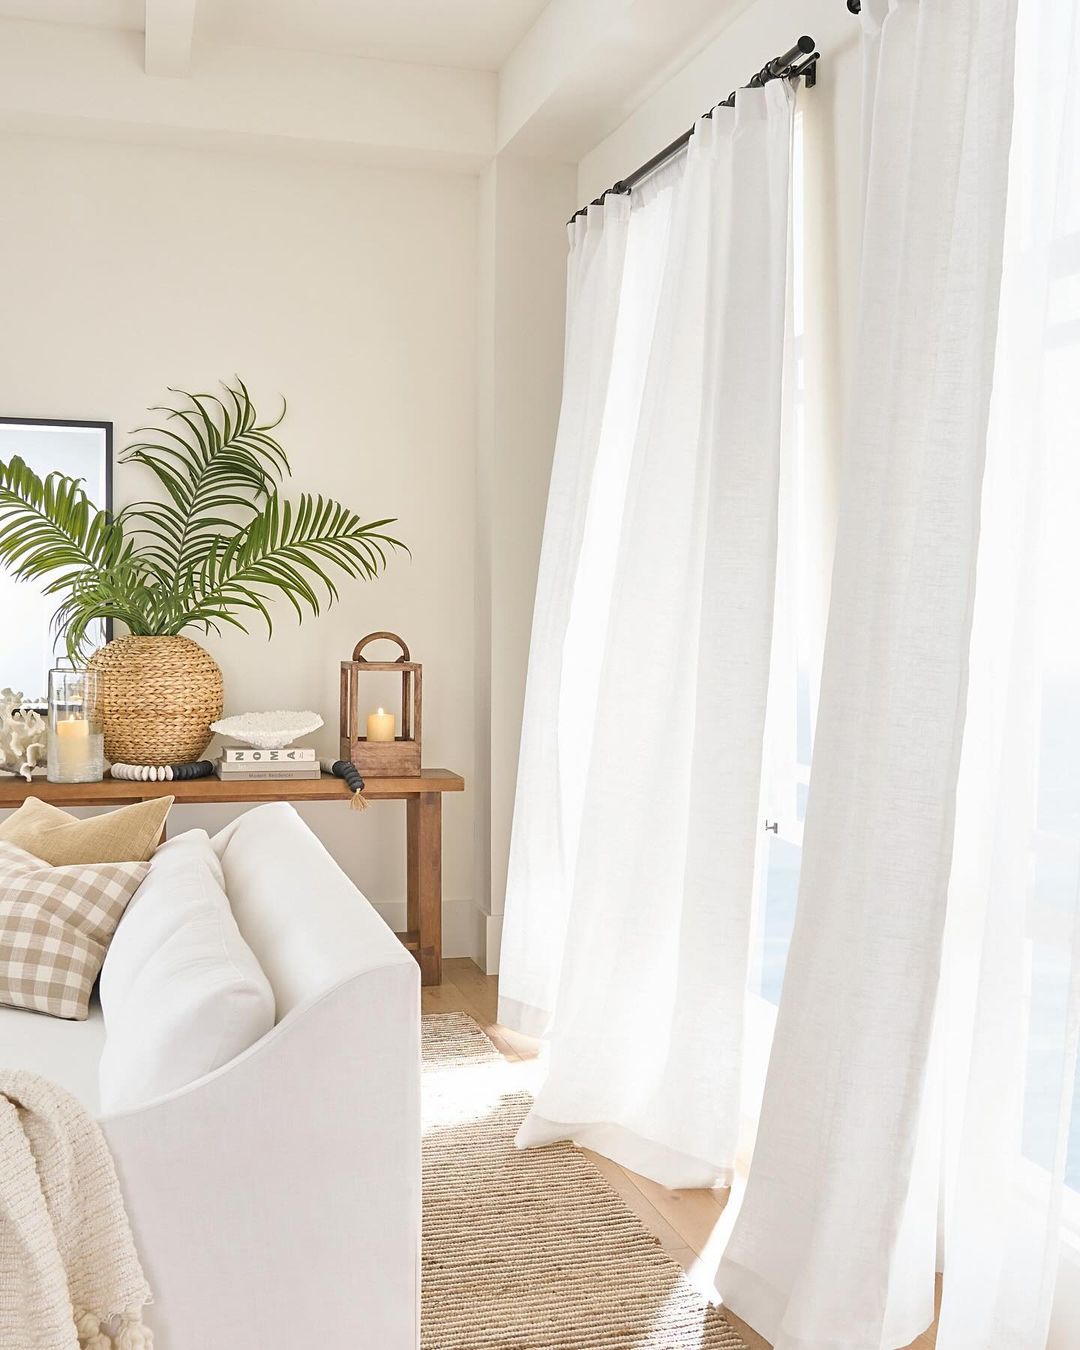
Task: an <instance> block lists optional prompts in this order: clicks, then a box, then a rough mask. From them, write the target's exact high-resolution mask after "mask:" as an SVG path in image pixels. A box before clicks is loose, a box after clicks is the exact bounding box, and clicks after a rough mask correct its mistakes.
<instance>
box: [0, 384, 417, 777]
mask: <svg viewBox="0 0 1080 1350" xmlns="http://www.w3.org/2000/svg"><path fill="white" fill-rule="evenodd" d="M223 389H224V392H223V395H222V396H221V397H217V396H216V395H212V394H188V393H185V392H183V391H181V390H171V391H170V392H171V393H174V394H176V396H177V400H176V401H177V406H175V407H174V406H168V407H159V408H152V409H151V412H155V413H160V414H162V419H163V424H162V425H161V426H159V427H143V428H140V429H139V430H138V431H137V432H135V435H136V436H137V437H139V438H140V439H137V440H136V441H135V442H134V443H133V444H131V445H129V446H128V447H127V448H126V450H125V451H124V452H123V454H122V455H121V456H120V462H121V463H125V464H138V465H141V466H142V467H143V468H145V469H148V470H149V471H150V473H151V474H153V476H154V477H155V478H156V479H157V482H158V484H159V486H160V488H161V489H162V493H161V496H160V499H158V500H150V501H137V502H134V503H132V504H131V505H129V506H125V507H124V508H123V509H122V510H121V511H118V512H116V513H115V514H114V513H112V512H109V511H105V510H100V509H98V508H97V507H95V506H94V505H93V504H92V503H91V502H90V501H89V500H88V498H87V496H86V493H85V492H84V491H83V489H82V486H81V484H80V480H78V479H74V478H68V477H65V476H64V475H63V474H59V473H53V474H49V475H48V477H47V478H45V479H44V480H43V479H41V478H39V477H38V476H37V475H36V474H34V473H33V472H32V471H31V470H30V469H29V468H28V466H27V465H26V464H25V463H23V461H22V460H21V459H19V458H18V457H17V456H16V457H13V458H12V459H10V460H9V461H8V462H7V463H6V464H5V463H4V462H2V461H0V564H2V565H6V566H7V567H8V568H10V569H11V571H12V572H13V574H14V575H15V577H16V578H18V579H20V580H26V581H39V582H40V581H44V583H45V584H44V587H43V589H44V591H45V593H46V594H48V595H55V596H56V597H57V602H58V607H57V610H56V614H55V616H54V619H53V623H54V626H55V629H56V631H57V634H58V639H62V640H63V643H64V646H65V648H66V651H67V654H68V656H70V657H71V658H72V660H80V659H83V658H84V657H85V656H86V654H87V647H88V644H89V634H90V633H91V631H92V630H93V628H94V627H95V625H96V623H97V621H99V620H105V619H112V620H116V621H118V622H119V623H121V624H123V626H124V627H125V628H126V629H127V634H126V635H125V636H123V637H118V638H115V639H114V640H113V641H112V642H109V643H107V644H106V645H105V646H104V647H101V648H99V649H98V650H97V651H96V652H95V653H94V654H93V655H92V656H91V657H90V661H89V665H90V668H92V669H96V670H97V671H98V674H99V683H100V685H101V687H102V698H103V703H104V707H103V716H104V729H105V751H106V754H107V755H108V756H109V758H110V759H113V760H128V761H131V762H133V763H138V764H170V763H178V762H184V761H187V760H191V759H197V758H198V757H199V755H201V754H202V752H203V751H204V750H205V749H206V746H207V744H208V742H209V740H210V734H211V733H210V723H211V722H212V721H214V720H215V719H216V718H218V717H220V715H221V711H222V681H221V671H220V670H219V669H218V666H217V663H216V662H215V661H214V660H213V658H212V657H211V656H210V654H209V653H208V652H207V651H205V650H204V649H203V648H202V647H201V646H199V644H198V643H197V642H195V641H193V640H192V639H191V638H189V637H185V636H184V634H185V632H186V631H187V630H189V629H193V630H195V631H199V632H203V633H209V632H220V631H221V629H222V626H223V625H229V626H231V627H234V628H239V629H241V630H242V631H244V632H248V631H249V627H248V625H249V623H250V621H251V620H252V619H258V620H261V621H263V622H265V624H266V628H267V632H268V633H269V632H270V631H272V623H271V616H270V608H269V602H270V601H271V600H272V599H273V598H274V597H278V598H283V599H285V600H286V601H287V602H288V603H289V604H290V605H291V606H292V608H293V609H294V610H295V612H296V614H297V616H298V618H300V619H303V618H304V616H305V614H307V613H311V614H318V613H319V612H320V610H321V609H322V608H323V607H324V606H327V605H330V604H332V603H333V602H334V601H335V600H336V599H337V598H338V591H337V586H336V584H335V580H334V574H335V573H336V574H338V575H344V576H346V577H362V578H367V579H372V578H374V577H376V576H377V575H378V573H379V572H380V571H381V570H382V569H383V568H384V567H385V566H386V561H387V553H388V551H390V550H393V549H396V548H402V547H404V546H403V545H402V544H401V543H400V542H399V541H398V540H397V539H394V538H392V537H391V536H390V535H388V534H386V533H385V532H384V527H385V526H387V525H391V524H393V523H394V522H393V521H392V520H389V519H388V520H376V521H368V522H364V521H362V520H361V519H360V517H359V516H358V515H356V514H355V512H353V511H351V510H350V509H349V508H348V507H346V506H343V505H341V503H340V502H336V501H333V500H331V499H329V498H326V497H322V496H312V495H311V494H309V493H302V494H301V495H300V496H299V497H298V498H297V499H296V500H295V501H294V502H293V501H288V500H286V499H285V498H283V497H282V495H281V492H280V490H279V485H280V484H281V482H282V481H283V480H284V478H285V477H287V476H288V475H289V474H290V469H289V462H288V459H287V458H286V455H285V452H284V450H283V449H282V448H281V445H280V444H279V442H278V440H277V438H276V436H275V434H274V433H275V432H276V429H277V427H278V426H279V425H280V423H281V419H282V417H283V416H284V405H283V407H282V413H281V415H280V416H279V417H278V418H277V419H276V420H275V421H273V422H260V420H259V417H258V414H257V412H256V410H255V407H254V405H253V403H252V400H251V398H250V396H249V394H248V391H247V389H246V387H245V386H244V383H243V381H241V380H239V379H237V380H236V381H235V383H234V384H232V385H230V384H225V385H224V386H223Z"/></svg>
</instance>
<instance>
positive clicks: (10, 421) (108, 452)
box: [0, 417, 113, 642]
mask: <svg viewBox="0 0 1080 1350" xmlns="http://www.w3.org/2000/svg"><path fill="white" fill-rule="evenodd" d="M0 426H22V427H80V428H84V429H85V430H87V431H102V432H104V433H105V500H104V502H102V503H100V504H101V505H102V506H104V508H105V510H106V511H111V510H112V509H113V424H112V422H99V421H96V420H94V419H83V418H72V417H0ZM95 505H98V503H95ZM112 639H113V621H112V619H106V620H105V641H106V642H111V641H112Z"/></svg>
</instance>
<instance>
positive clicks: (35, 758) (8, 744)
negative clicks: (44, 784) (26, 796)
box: [0, 689, 49, 783]
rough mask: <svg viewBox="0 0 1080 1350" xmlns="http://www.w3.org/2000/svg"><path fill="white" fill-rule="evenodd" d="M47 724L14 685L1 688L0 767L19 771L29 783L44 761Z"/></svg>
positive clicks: (14, 771) (10, 771)
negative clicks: (12, 687) (16, 690)
mask: <svg viewBox="0 0 1080 1350" xmlns="http://www.w3.org/2000/svg"><path fill="white" fill-rule="evenodd" d="M48 732H49V724H48V722H47V721H46V720H45V718H44V717H42V715H41V713H39V712H35V711H34V709H33V708H26V707H24V706H23V696H22V694H18V693H16V692H15V690H14V689H0V769H5V770H6V771H7V772H8V773H21V774H22V776H23V777H24V778H25V779H26V781H27V782H28V783H29V782H30V780H31V779H32V778H33V774H34V770H35V769H36V768H37V766H38V765H39V764H42V763H44V761H45V755H46V750H47V747H48V740H49V738H48Z"/></svg>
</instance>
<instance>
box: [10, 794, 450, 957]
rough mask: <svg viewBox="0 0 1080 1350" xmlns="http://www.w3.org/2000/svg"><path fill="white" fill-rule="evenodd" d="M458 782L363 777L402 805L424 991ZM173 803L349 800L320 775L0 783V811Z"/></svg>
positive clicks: (435, 948)
mask: <svg viewBox="0 0 1080 1350" xmlns="http://www.w3.org/2000/svg"><path fill="white" fill-rule="evenodd" d="M464 788H465V780H464V778H462V777H461V775H460V774H456V773H451V772H450V770H449V769H423V770H421V772H420V775H419V777H415V778H369V779H368V780H367V784H366V786H365V788H364V796H365V797H366V798H367V799H368V801H370V802H387V801H394V802H397V801H403V802H404V803H405V815H406V840H405V875H406V878H407V882H406V896H407V902H406V914H407V918H406V924H407V925H408V931H407V932H404V933H399V934H398V937H399V938H400V939H401V941H402V942H403V943H404V944H405V946H406V947H407V948H408V949H409V951H411V952H412V954H413V955H414V956H415V957H416V959H417V961H418V962H419V963H420V979H421V982H422V983H423V984H439V983H441V981H442V794H443V793H444V792H462V791H463V790H464ZM170 795H171V796H173V797H175V798H176V804H177V805H178V806H216V805H226V804H228V803H235V802H341V803H343V804H344V803H345V802H347V801H348V799H349V797H351V796H352V793H351V792H350V791H349V789H348V788H347V787H346V786H345V784H344V783H343V782H342V781H341V779H340V778H333V777H331V776H330V775H329V774H325V773H324V774H323V775H322V777H321V778H311V779H307V780H303V781H301V782H297V783H290V782H288V781H283V780H281V779H269V780H268V779H255V780H253V781H252V782H248V783H223V782H222V781H221V779H220V778H194V779H188V780H187V781H186V782H178V783H131V782H127V781H124V780H120V779H116V778H106V779H104V781H102V782H100V783H50V782H48V781H47V780H46V779H44V778H35V779H34V781H33V782H32V783H28V782H26V780H25V779H23V778H7V777H4V778H0V811H4V810H9V809H12V808H14V807H17V806H21V805H22V803H23V802H24V801H25V800H26V798H27V797H40V798H41V800H42V801H45V802H52V804H53V805H54V806H127V805H129V804H130V803H131V802H142V801H147V800H148V799H150V798H153V797H165V796H170Z"/></svg>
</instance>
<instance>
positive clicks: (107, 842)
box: [0, 797, 174, 867]
mask: <svg viewBox="0 0 1080 1350" xmlns="http://www.w3.org/2000/svg"><path fill="white" fill-rule="evenodd" d="M173 800H174V799H173V798H172V797H155V798H154V799H153V800H152V801H146V802H135V804H134V805H132V806H121V807H120V809H119V810H117V811H106V812H105V814H104V815H101V816H90V817H88V818H87V819H86V820H80V819H79V818H78V816H73V815H71V814H70V813H69V812H67V811H61V810H60V808H59V807H58V806H52V805H51V804H50V803H49V802H43V801H41V799H40V798H38V797H27V799H26V800H25V801H24V802H23V804H22V806H20V807H19V809H18V810H17V811H15V812H14V813H13V814H12V815H10V816H8V818H7V820H5V821H4V823H3V824H2V825H0V839H4V840H6V841H7V842H8V843H9V844H14V845H15V846H16V848H22V849H25V850H26V852H27V853H32V854H33V855H34V857H35V858H41V859H42V860H43V861H45V862H47V863H51V864H52V866H53V867H68V866H70V865H72V864H74V863H106V862H145V861H146V860H147V859H148V858H151V857H153V853H154V849H155V848H157V844H158V840H159V839H160V838H161V828H162V826H163V825H164V824H165V817H166V816H167V815H168V814H169V807H170V806H172V804H173Z"/></svg>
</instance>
